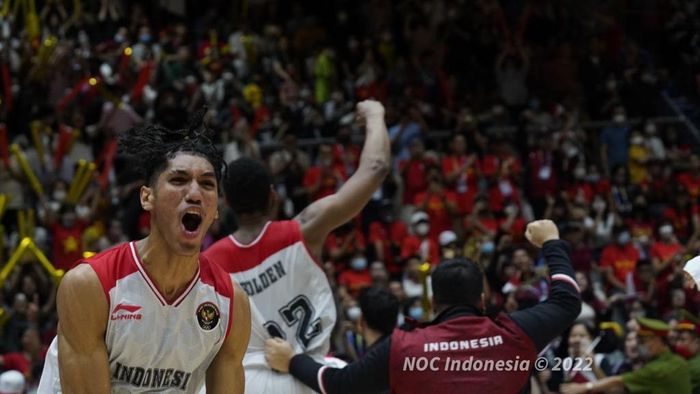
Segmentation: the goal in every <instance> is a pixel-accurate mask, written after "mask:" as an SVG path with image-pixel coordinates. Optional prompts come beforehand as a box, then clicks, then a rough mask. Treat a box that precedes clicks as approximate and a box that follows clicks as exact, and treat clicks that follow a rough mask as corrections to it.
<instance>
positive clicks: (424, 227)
mask: <svg viewBox="0 0 700 394" xmlns="http://www.w3.org/2000/svg"><path fill="white" fill-rule="evenodd" d="M429 231H430V225H429V224H428V223H418V224H417V225H416V234H418V235H421V236H423V235H427V234H428V232H429Z"/></svg>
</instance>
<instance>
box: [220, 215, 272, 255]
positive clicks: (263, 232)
mask: <svg viewBox="0 0 700 394" xmlns="http://www.w3.org/2000/svg"><path fill="white" fill-rule="evenodd" d="M270 223H272V222H270V221H268V222H267V223H265V226H263V228H262V230H261V231H260V234H258V236H257V237H256V238H255V239H254V240H253V242H251V243H249V244H242V243H240V242H238V240H237V239H236V238H235V237H234V236H233V234H230V235H229V236H228V237H229V239H231V242H233V244H234V245H236V246H238V247H239V248H243V249H246V248H251V247H253V246H255V245H257V243H258V242H260V240H261V239H262V237H264V236H265V233H267V228H268V227H270Z"/></svg>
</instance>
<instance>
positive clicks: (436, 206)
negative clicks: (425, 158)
mask: <svg viewBox="0 0 700 394" xmlns="http://www.w3.org/2000/svg"><path fill="white" fill-rule="evenodd" d="M433 183H434V181H431V191H428V192H423V193H419V194H418V195H417V196H416V200H415V205H416V207H418V209H422V210H423V211H425V212H426V213H427V214H428V216H429V217H430V233H429V234H428V235H429V236H430V238H433V239H437V237H438V236H439V235H440V233H441V232H443V231H446V230H452V217H453V216H454V214H455V213H456V212H457V196H456V195H455V194H454V193H453V192H450V191H446V190H444V189H443V188H442V186H439V185H438V186H435V185H433Z"/></svg>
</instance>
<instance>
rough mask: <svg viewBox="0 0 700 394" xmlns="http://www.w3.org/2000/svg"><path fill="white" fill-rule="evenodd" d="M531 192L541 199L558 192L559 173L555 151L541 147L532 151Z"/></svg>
mask: <svg viewBox="0 0 700 394" xmlns="http://www.w3.org/2000/svg"><path fill="white" fill-rule="evenodd" d="M529 165H530V186H531V189H530V194H531V195H532V196H533V197H535V198H539V199H543V198H544V197H545V196H547V195H550V196H553V195H556V194H557V186H558V183H557V173H556V170H555V166H554V153H552V152H551V151H550V150H548V149H540V150H538V151H535V152H531V153H530V158H529Z"/></svg>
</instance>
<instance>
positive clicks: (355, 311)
mask: <svg viewBox="0 0 700 394" xmlns="http://www.w3.org/2000/svg"><path fill="white" fill-rule="evenodd" d="M345 314H346V315H347V316H348V319H349V320H350V321H353V322H355V321H358V320H359V319H360V316H362V310H360V307H359V306H351V307H350V308H348V310H347V311H345Z"/></svg>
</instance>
